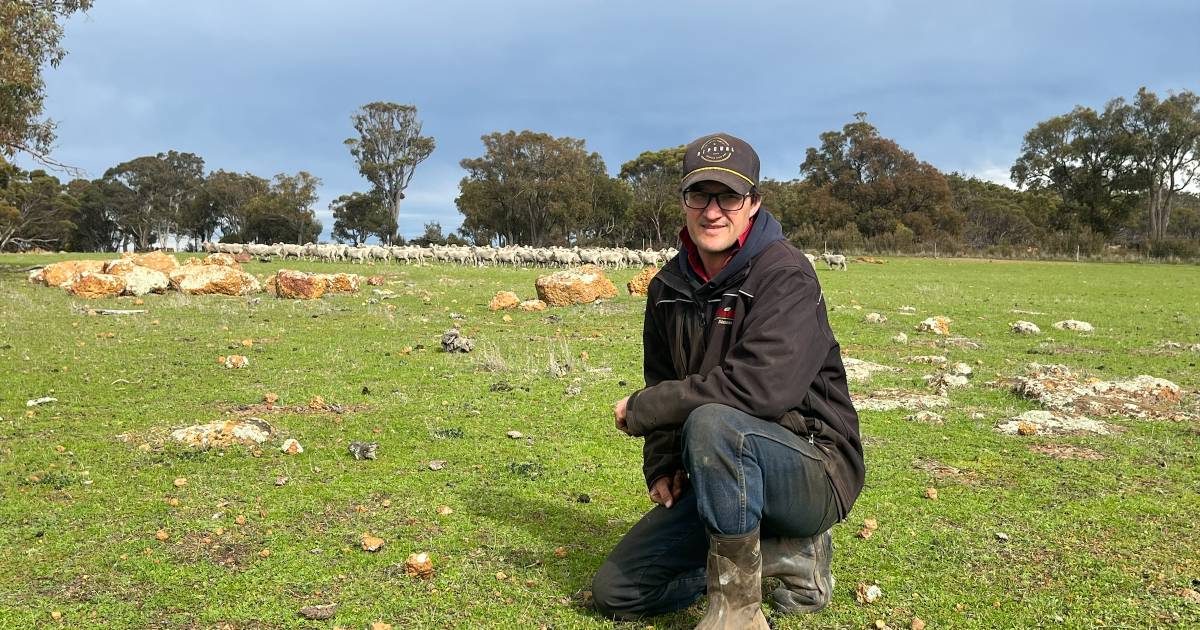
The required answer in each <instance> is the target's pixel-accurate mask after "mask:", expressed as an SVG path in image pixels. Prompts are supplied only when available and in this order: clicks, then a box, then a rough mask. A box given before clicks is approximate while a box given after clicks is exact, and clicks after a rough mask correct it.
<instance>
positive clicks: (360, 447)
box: [347, 442, 379, 459]
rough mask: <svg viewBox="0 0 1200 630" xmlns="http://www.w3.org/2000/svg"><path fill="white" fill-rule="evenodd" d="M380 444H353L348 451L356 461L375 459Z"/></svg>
mask: <svg viewBox="0 0 1200 630" xmlns="http://www.w3.org/2000/svg"><path fill="white" fill-rule="evenodd" d="M378 448H379V442H351V443H350V445H349V446H348V447H347V449H348V450H349V451H350V454H351V455H353V456H354V459H375V450H376V449H378Z"/></svg>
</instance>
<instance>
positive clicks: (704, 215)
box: [681, 181, 762, 254]
mask: <svg viewBox="0 0 1200 630" xmlns="http://www.w3.org/2000/svg"><path fill="white" fill-rule="evenodd" d="M690 190H698V191H701V192H706V193H714V194H720V193H733V192H734V191H733V189H731V188H730V187H728V186H726V185H725V184H722V183H720V182H713V181H707V182H697V183H695V184H692V186H691V187H690ZM735 194H736V193H735ZM681 205H682V206H683V213H684V216H685V217H686V218H687V230H688V235H689V236H691V237H692V242H693V243H695V244H696V248H697V249H699V250H700V251H701V252H703V253H708V254H718V253H721V252H723V251H725V250H727V249H729V248H730V247H733V245H734V244H735V243H737V239H738V237H739V236H741V235H742V232H745V231H746V226H748V225H750V219H751V218H752V217H753V216H754V215H755V214H757V213H758V208H759V206H761V205H762V199H761V198H754V197H746V198H745V199H744V200H743V201H742V207H741V209H739V210H732V211H730V210H722V209H721V208H720V206H718V205H717V198H716V197H715V196H714V197H713V198H712V199H711V200H709V202H708V206H707V207H705V208H704V209H703V210H695V209H692V208H689V207H687V206H686V205H683V204H681Z"/></svg>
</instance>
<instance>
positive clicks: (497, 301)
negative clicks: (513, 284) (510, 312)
mask: <svg viewBox="0 0 1200 630" xmlns="http://www.w3.org/2000/svg"><path fill="white" fill-rule="evenodd" d="M520 303H521V298H519V297H517V294H516V293H513V292H512V291H500V292H498V293H496V295H495V297H493V298H492V301H491V302H488V308H490V309H492V310H493V311H498V310H501V309H506V308H515V307H516V306H517V305H518V304H520Z"/></svg>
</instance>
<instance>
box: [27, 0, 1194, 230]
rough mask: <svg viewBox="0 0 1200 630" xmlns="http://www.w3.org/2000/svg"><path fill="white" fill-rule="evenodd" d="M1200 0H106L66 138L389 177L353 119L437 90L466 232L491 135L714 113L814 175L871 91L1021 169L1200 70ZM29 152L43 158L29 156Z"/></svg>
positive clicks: (941, 136)
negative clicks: (464, 195)
mask: <svg viewBox="0 0 1200 630" xmlns="http://www.w3.org/2000/svg"><path fill="white" fill-rule="evenodd" d="M1197 26H1200V2H1195V1H1194V0H1173V1H1166V0H1161V1H1159V0H1138V1H1137V2H1133V1H1129V0H1126V1H1123V2H1116V1H1110V0H1079V1H1072V2H1066V1H1060V2H1055V1H1052V0H1038V1H1026V0H991V1H987V2H984V1H980V2H973V1H967V2H964V1H962V0H953V1H942V0H927V1H922V0H907V1H901V0H893V1H886V0H847V1H843V2H839V3H833V2H807V1H797V0H791V1H771V2H766V1H761V2H759V1H754V0H742V1H739V2H728V1H727V2H713V1H708V0H687V1H684V0H658V1H654V0H639V1H636V2H633V1H626V0H603V1H595V0H568V1H562V0H559V1H557V2H550V1H545V2H534V1H527V0H508V1H507V2H482V1H479V2H463V1H460V0H441V1H440V2H427V1H426V2H407V1H384V0H379V1H376V2H365V1H354V0H341V1H339V2H327V1H319V2H318V1H309V0H303V1H301V0H286V1H284V0H203V1H200V2H177V1H170V2H169V1H164V0H96V6H95V7H94V8H93V9H92V10H91V11H90V12H88V13H87V14H86V15H78V16H76V17H74V18H72V19H71V20H70V21H69V23H68V25H67V29H66V36H65V38H64V41H63V44H64V46H65V47H66V48H67V50H68V51H69V56H68V57H67V58H66V59H65V60H64V61H63V63H62V65H61V66H60V67H59V68H57V69H52V70H48V71H47V77H46V78H47V84H48V90H49V97H48V99H47V102H46V108H47V111H48V113H49V115H50V116H51V117H52V118H54V119H55V120H56V121H58V124H59V129H58V142H57V145H56V148H55V151H54V153H53V156H54V157H55V158H56V159H58V160H60V161H62V162H65V163H67V164H71V165H75V166H78V167H81V168H83V169H84V170H85V171H86V173H87V175H88V176H89V177H99V176H101V175H102V174H103V173H104V171H105V170H106V169H107V168H109V167H110V166H113V165H115V164H117V163H119V162H122V161H125V160H128V159H131V158H134V157H137V156H141V155H147V154H154V153H157V152H160V151H165V150H168V149H175V150H179V151H189V152H193V153H196V154H198V155H200V156H202V157H203V158H204V159H205V161H206V163H207V167H208V168H209V169H210V170H215V169H218V168H219V169H225V170H234V171H249V172H252V173H255V174H257V175H262V176H265V177H270V176H272V175H274V174H275V173H280V172H286V173H295V172H297V171H300V170H307V171H309V172H311V173H313V174H314V175H317V176H318V177H320V178H321V179H322V180H323V182H324V185H323V187H322V189H321V201H320V202H319V205H318V207H317V211H318V215H319V217H320V218H321V219H322V221H323V222H324V224H325V229H326V236H327V235H328V231H329V229H330V228H331V227H332V224H333V220H332V218H331V217H330V213H329V210H328V204H329V201H330V200H332V199H333V198H334V197H337V196H338V195H341V194H344V193H348V192H352V191H356V190H364V191H365V190H367V188H368V185H367V183H366V182H365V180H363V179H362V178H361V176H360V175H359V174H358V170H357V168H356V166H355V164H354V161H353V158H352V157H351V156H350V153H349V151H348V150H347V149H346V147H345V145H344V144H343V141H344V140H345V139H346V138H348V137H350V136H351V135H352V134H353V128H352V127H351V125H350V115H351V114H352V113H353V112H354V111H355V110H356V109H357V108H358V107H359V106H361V105H363V104H365V103H368V102H371V101H393V102H398V103H408V104H413V105H416V106H417V108H418V112H419V116H420V118H421V119H422V120H423V122H424V132H425V134H426V135H432V136H433V137H434V138H435V139H436V142H437V150H436V151H435V152H434V153H433V155H432V156H431V157H430V158H429V159H428V160H427V161H425V162H424V163H423V164H421V166H419V167H418V169H417V173H416V176H415V177H414V178H413V181H412V184H411V186H410V187H409V189H408V193H407V197H408V199H407V200H406V202H405V205H404V206H402V207H401V217H400V229H401V232H402V233H403V234H404V235H406V236H409V237H412V236H416V235H418V234H420V232H421V231H422V225H423V224H424V223H425V222H426V221H435V220H436V221H440V222H441V224H442V226H443V227H444V228H447V231H449V230H451V229H454V228H456V227H457V226H458V225H459V223H460V221H461V217H460V215H459V214H458V213H457V211H456V210H455V207H454V197H455V196H456V194H457V190H458V182H459V180H460V179H461V178H462V175H463V171H462V169H461V168H459V166H458V163H459V160H461V159H463V158H465V157H477V156H479V155H481V154H482V152H483V147H482V143H481V142H480V136H482V135H484V134H487V133H491V132H493V131H507V130H510V129H512V130H522V129H531V130H534V131H543V132H548V133H551V134H554V135H556V136H572V137H577V138H584V139H585V140H586V141H587V145H588V147H589V148H590V149H592V150H594V151H598V152H599V153H600V154H601V155H602V156H604V159H605V162H606V164H607V165H608V168H609V171H610V172H611V173H613V174H615V173H616V172H617V171H618V170H619V169H620V165H621V163H623V162H625V161H627V160H629V159H632V158H633V157H635V156H636V155H637V154H638V153H640V152H642V151H644V150H650V149H659V148H663V147H668V146H674V145H678V144H683V143H686V142H688V141H689V140H691V139H692V138H694V137H697V136H700V135H703V134H705V133H710V132H713V131H726V132H729V133H733V134H735V135H738V136H740V137H742V138H744V139H745V140H747V141H749V142H750V143H751V144H752V145H754V146H755V148H756V149H757V150H758V152H759V154H760V155H761V157H762V163H763V175H764V176H769V177H774V178H779V179H791V178H794V177H796V176H797V175H798V167H799V164H800V162H801V161H802V160H803V156H804V151H805V149H806V148H807V147H810V146H813V145H815V144H816V143H817V136H818V135H819V134H820V133H821V132H823V131H827V130H831V129H838V128H840V127H841V126H842V125H843V124H845V123H847V122H849V121H850V120H851V119H852V118H853V115H854V113H855V112H859V111H865V112H867V113H868V120H869V121H870V122H872V123H873V124H875V125H876V126H877V127H878V128H879V129H880V131H881V133H882V134H883V135H885V136H887V137H890V138H893V139H895V140H896V141H898V142H899V143H900V144H901V145H902V146H904V147H905V148H907V149H909V150H911V151H913V152H914V153H916V155H917V156H918V157H919V158H921V159H923V160H926V161H928V162H931V163H932V164H934V165H935V166H937V167H938V168H940V169H942V170H943V171H960V172H965V173H970V174H974V175H978V176H980V177H984V178H987V179H993V180H996V181H1003V180H1005V179H1006V178H1007V171H1008V167H1009V166H1010V165H1011V164H1012V161H1013V160H1014V159H1015V157H1016V155H1017V153H1018V151H1019V148H1020V144H1021V137H1022V135H1023V134H1024V133H1025V132H1026V131H1027V130H1028V129H1029V128H1030V127H1032V126H1033V125H1034V124H1036V123H1037V122H1039V121H1041V120H1044V119H1046V118H1048V117H1050V116H1053V115H1056V114H1060V113H1064V112H1066V111H1069V110H1070V109H1071V108H1072V107H1074V106H1075V105H1080V104H1082V105H1089V106H1093V107H1101V106H1103V104H1104V102H1105V101H1107V100H1109V99H1111V98H1113V97H1117V96H1125V97H1126V98H1128V97H1131V96H1132V95H1134V94H1135V93H1136V92H1137V89H1138V88H1139V87H1140V86H1143V85H1145V86H1147V87H1149V88H1150V89H1152V90H1154V91H1156V92H1158V93H1159V94H1160V95H1165V94H1166V93H1167V92H1169V91H1173V90H1174V91H1178V90H1185V89H1186V90H1192V91H1200V63H1197V60H1198V59H1200V38H1198V37H1197V36H1196V27H1197ZM23 164H24V165H25V166H30V164H29V163H28V162H27V161H26V162H23Z"/></svg>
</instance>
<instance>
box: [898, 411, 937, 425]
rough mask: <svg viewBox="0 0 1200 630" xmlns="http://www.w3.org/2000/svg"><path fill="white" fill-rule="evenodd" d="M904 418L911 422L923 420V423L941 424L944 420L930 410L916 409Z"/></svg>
mask: <svg viewBox="0 0 1200 630" xmlns="http://www.w3.org/2000/svg"><path fill="white" fill-rule="evenodd" d="M905 420H909V421H911V422H924V423H925V424H936V425H940V424H943V422H944V420H943V418H942V416H941V415H939V414H936V413H934V412H932V411H918V412H917V413H914V414H912V415H910V416H906V417H905Z"/></svg>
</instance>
